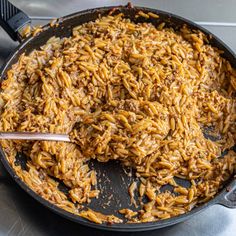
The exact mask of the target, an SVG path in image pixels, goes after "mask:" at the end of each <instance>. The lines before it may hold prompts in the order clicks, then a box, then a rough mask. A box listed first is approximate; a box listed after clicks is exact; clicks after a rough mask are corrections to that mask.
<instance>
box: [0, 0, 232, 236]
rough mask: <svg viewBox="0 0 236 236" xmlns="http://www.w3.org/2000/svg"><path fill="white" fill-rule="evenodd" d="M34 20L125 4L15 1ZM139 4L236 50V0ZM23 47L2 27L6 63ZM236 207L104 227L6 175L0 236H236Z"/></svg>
mask: <svg viewBox="0 0 236 236" xmlns="http://www.w3.org/2000/svg"><path fill="white" fill-rule="evenodd" d="M11 2H12V3H13V4H15V5H16V6H18V7H19V8H21V9H22V10H24V11H25V12H26V13H27V14H28V15H30V16H31V18H32V19H33V21H32V22H33V24H41V25H43V24H46V23H47V22H48V21H49V20H50V19H52V18H55V17H60V16H63V15H66V14H70V13H72V12H76V11H80V10H83V9H87V8H94V7H99V6H108V5H120V4H122V5H125V4H127V1H115V0H85V1H83V0H68V1H65V0H11ZM132 3H133V4H134V5H139V6H146V7H151V8H157V9H160V10H165V11H169V12H172V13H175V14H177V15H181V16H183V17H186V18H188V19H190V20H193V21H195V22H197V23H199V24H201V25H202V26H203V27H205V28H207V29H208V30H210V31H211V32H212V33H214V34H216V35H217V36H218V37H219V38H221V39H222V40H223V41H224V42H225V43H226V44H227V45H229V46H230V47H231V49H232V50H234V51H235V52H236V14H235V12H236V0H205V1H202V0H178V1H177V0H176V1H171V0H145V1H142V0H133V1H132ZM16 46H17V43H15V42H12V41H11V39H10V38H9V37H8V36H7V34H6V33H5V32H3V30H2V29H1V28H0V66H1V65H2V63H3V62H4V61H5V60H6V58H7V56H8V55H9V54H10V52H11V51H13V50H14V48H15V47H16ZM235 232H236V209H235V210H234V209H227V208H225V207H223V206H219V205H216V206H212V207H210V208H208V209H206V210H205V211H204V212H202V213H200V214H198V215H197V216H194V217H192V218H191V219H189V220H188V221H186V222H184V223H180V224H178V225H175V226H172V227H168V228H165V229H160V230H154V231H150V232H141V233H126V234H125V233H123V234H121V233H115V232H108V231H98V230H95V229H91V228H87V227H84V226H81V225H79V224H76V223H73V222H70V221H68V220H66V219H64V218H62V217H60V216H58V215H56V214H54V213H52V212H51V211H49V210H48V209H46V208H45V207H43V206H41V205H40V204H39V203H38V202H36V201H35V200H34V199H32V198H31V197H30V196H29V195H27V194H26V193H25V192H24V191H23V190H22V189H20V188H19V187H18V186H17V185H16V184H15V183H14V182H13V180H11V179H10V178H1V176H0V236H1V235H9V236H11V235H12V236H16V235H19V236H21V235H22V236H23V235H24V236H25V235H27V236H28V235H29V236H30V235H33V236H39V235H40V236H41V235H99V236H100V235H136V236H145V235H149V236H152V235H153V236H154V235H162V236H170V235H171V236H189V235H191V236H202V235H206V236H211V235H214V236H219V235H223V236H234V235H236V233H235Z"/></svg>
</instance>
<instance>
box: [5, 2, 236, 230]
mask: <svg viewBox="0 0 236 236" xmlns="http://www.w3.org/2000/svg"><path fill="white" fill-rule="evenodd" d="M140 10H142V11H143V12H153V13H155V14H158V15H159V18H158V19H156V18H149V19H146V18H142V17H139V18H135V15H136V14H137V12H139V11H140ZM111 11H112V12H113V14H117V13H119V12H122V13H124V15H125V17H127V18H130V19H131V20H132V21H135V22H151V23H152V24H154V25H156V26H157V25H159V24H160V23H162V22H165V23H166V25H167V26H168V27H173V28H174V29H175V30H178V29H179V28H180V27H182V26H183V25H184V24H188V26H189V27H190V28H192V29H194V30H198V29H200V30H201V31H203V32H205V34H206V35H207V36H208V39H209V41H210V44H211V45H213V46H215V47H217V48H219V49H221V50H223V51H224V54H223V57H225V58H226V59H227V60H229V61H230V62H231V64H232V65H236V58H235V56H234V54H233V52H232V51H231V50H230V49H229V48H228V47H227V46H225V45H224V43H223V42H221V41H220V40H219V39H217V38H216V37H215V36H212V35H211V34H210V33H209V32H208V31H206V30H204V29H203V28H201V27H199V26H197V25H196V24H194V23H192V22H190V21H188V20H185V19H183V18H181V17H178V16H175V15H172V14H170V13H166V12H162V11H158V10H153V9H148V8H139V7H134V8H131V7H115V8H114V7H107V8H98V9H93V10H86V11H82V12H79V13H76V14H72V15H69V16H66V17H64V18H61V19H59V20H58V23H59V26H56V25H55V26H54V27H50V26H49V25H47V26H45V27H44V31H43V32H41V33H40V34H39V35H37V36H35V37H30V38H28V39H26V40H25V41H24V42H23V43H22V44H21V45H20V46H19V47H18V48H17V50H16V51H15V53H14V54H12V55H11V56H10V58H9V59H8V62H7V63H6V64H5V66H4V67H3V70H2V74H1V78H4V76H5V74H6V72H7V70H8V68H10V67H11V65H12V64H14V63H15V62H16V61H17V60H18V58H19V56H20V55H21V54H22V53H23V52H25V53H29V52H31V51H32V50H33V49H37V48H39V47H40V46H42V45H43V44H45V43H46V41H47V40H48V39H49V38H50V37H52V36H56V37H68V36H70V35H71V30H72V29H73V27H75V26H78V25H80V24H83V23H85V22H88V21H93V20H95V19H97V18H98V17H99V15H107V14H109V13H110V12H111ZM1 159H2V161H3V164H4V166H5V167H6V168H7V170H8V172H9V173H10V174H11V175H12V177H13V178H14V179H15V180H16V181H17V183H18V184H20V185H21V187H22V188H23V189H24V190H25V191H27V192H28V193H29V194H30V195H32V196H33V197H34V198H35V199H37V200H38V201H39V202H41V203H42V204H43V205H45V206H47V207H49V208H50V209H52V210H54V211H55V212H57V213H58V214H60V215H63V216H64V217H67V218H69V219H71V220H73V221H76V222H79V223H81V224H85V225H88V226H92V227H96V228H101V229H108V230H116V231H142V230H148V229H155V228H161V227H165V226H168V225H172V224H176V223H178V222H181V221H183V220H185V219H187V218H188V217H190V216H191V215H193V214H195V213H197V212H199V211H201V210H202V209H204V208H206V207H208V206H210V205H212V204H214V203H216V202H217V201H216V200H215V199H214V200H212V201H210V202H209V203H207V204H204V205H202V206H200V207H198V208H196V209H194V210H192V211H191V212H189V213H186V214H184V215H181V216H178V217H174V218H171V219H168V220H162V221H158V222H153V223H141V224H125V223H124V224H123V223H122V224H114V225H107V224H102V225H97V224H95V223H91V222H88V221H87V220H85V219H82V218H81V217H79V216H76V215H73V214H71V213H68V212H66V211H64V210H62V209H59V208H58V207H56V206H55V205H53V204H51V203H49V202H47V201H46V200H44V199H42V198H41V197H40V196H38V195H37V194H35V193H34V192H33V191H32V190H31V189H29V188H28V187H27V186H26V185H25V184H24V183H23V182H22V181H21V180H20V179H19V177H17V176H16V175H15V173H14V170H13V169H12V168H11V166H10V165H9V163H8V161H7V160H6V157H5V156H4V154H3V152H2V151H1ZM25 160H26V157H25V156H24V155H23V154H18V156H17V158H16V164H18V165H20V166H21V167H22V168H23V169H25V168H26V166H25ZM90 168H91V169H95V170H96V171H97V174H98V176H97V177H98V188H99V189H100V190H101V193H100V195H99V198H98V199H92V201H91V203H90V204H87V205H85V207H90V208H91V209H93V210H95V211H99V212H102V213H104V214H114V215H117V216H119V217H120V218H122V215H120V214H118V213H117V210H118V209H122V208H130V209H135V210H137V209H136V208H135V206H134V205H132V204H131V202H130V197H129V195H128V191H127V189H128V186H129V185H130V184H131V183H132V182H133V181H138V179H137V178H136V177H135V173H134V171H132V169H127V168H124V167H122V166H121V164H120V163H119V162H115V161H109V162H108V163H99V162H97V161H91V162H90ZM176 182H177V183H179V184H180V185H182V186H184V187H188V186H189V185H190V184H189V182H188V181H185V180H181V179H178V178H176ZM59 188H60V190H61V191H63V192H65V193H66V192H67V191H68V190H67V188H66V186H65V185H64V184H63V183H60V185H59ZM167 189H168V190H170V191H172V187H171V186H169V185H166V186H165V187H163V188H162V189H161V191H165V190H167ZM136 201H139V199H138V196H136Z"/></svg>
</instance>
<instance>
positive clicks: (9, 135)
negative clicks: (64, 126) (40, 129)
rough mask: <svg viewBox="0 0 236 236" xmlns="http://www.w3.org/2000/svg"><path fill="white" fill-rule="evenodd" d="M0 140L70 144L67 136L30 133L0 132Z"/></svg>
mask: <svg viewBox="0 0 236 236" xmlns="http://www.w3.org/2000/svg"><path fill="white" fill-rule="evenodd" d="M0 139H14V140H45V141H46V140H48V141H63V142H70V138H69V135H68V134H51V133H32V132H0Z"/></svg>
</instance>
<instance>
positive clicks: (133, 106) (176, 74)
mask: <svg viewBox="0 0 236 236" xmlns="http://www.w3.org/2000/svg"><path fill="white" fill-rule="evenodd" d="M141 16H142V15H141ZM143 17H147V18H148V17H156V18H158V16H157V15H155V16H152V15H151V14H145V16H143ZM163 27H164V24H161V26H160V27H155V26H153V25H152V24H150V23H133V22H132V21H130V20H129V19H126V18H123V16H122V14H119V15H116V16H106V17H101V18H99V19H97V20H96V21H95V22H89V23H86V24H83V25H80V26H78V27H76V28H74V29H73V32H72V36H71V37H69V38H56V37H52V38H51V39H49V40H48V42H47V43H46V44H45V45H43V46H42V47H41V48H40V49H38V50H34V51H32V52H31V53H30V54H29V55H25V54H23V55H22V56H21V57H20V58H19V60H18V62H17V63H16V64H15V65H13V66H12V69H11V70H9V71H8V73H7V76H6V79H5V80H4V81H2V83H1V88H2V91H1V94H0V112H1V121H0V130H1V131H31V132H51V133H68V134H70V137H71V140H72V142H71V143H63V142H49V141H36V142H25V141H1V145H2V147H3V149H4V151H5V153H6V156H7V158H8V161H9V162H10V164H11V166H12V167H13V168H14V169H15V171H16V173H17V174H18V175H19V176H20V177H21V178H22V180H23V181H24V182H25V183H26V184H27V185H28V186H29V187H30V188H32V189H33V190H34V191H35V192H36V193H38V194H39V195H41V196H42V197H43V198H45V199H47V200H48V201H50V202H52V203H54V204H56V205H57V206H59V207H61V208H63V209H65V210H67V211H70V212H72V213H74V214H79V215H81V216H82V217H85V218H87V219H89V220H92V221H94V222H96V223H102V222H105V221H108V222H115V223H118V222H121V221H122V220H121V219H119V218H118V217H116V216H113V215H108V216H105V215H102V214H101V213H99V212H94V211H93V210H92V209H89V210H87V211H86V210H85V209H83V207H82V205H83V203H88V202H90V201H91V199H92V198H94V197H98V198H99V197H100V195H99V189H97V187H96V186H97V184H96V183H97V177H96V172H95V171H94V170H91V169H90V168H89V166H88V161H89V160H90V159H97V160H99V161H101V162H106V161H110V160H120V162H121V163H122V164H124V165H126V166H131V167H132V168H133V169H134V170H135V171H136V175H137V177H138V178H139V180H140V181H138V182H134V183H133V184H131V186H130V188H129V189H127V191H129V193H130V195H131V198H132V200H134V199H133V196H134V192H135V193H138V194H139V196H140V198H139V199H140V202H137V201H133V202H135V204H138V205H139V206H141V210H140V211H137V212H135V211H133V210H130V209H120V211H119V212H120V213H121V214H124V215H125V217H126V218H127V219H128V220H129V221H128V222H149V221H156V220H159V219H167V218H170V217H173V216H176V215H179V214H183V213H185V212H187V211H189V210H191V209H192V208H193V207H195V206H196V205H199V204H201V203H203V202H206V201H208V200H210V199H211V198H212V197H214V195H215V194H216V193H217V192H218V191H219V189H220V188H221V187H222V186H223V184H224V182H225V181H226V180H228V179H229V177H230V176H231V175H232V174H233V172H234V169H235V163H236V159H235V153H234V152H233V151H228V153H227V154H226V155H225V156H224V158H221V157H220V156H221V153H222V152H223V151H225V150H228V149H230V148H231V147H232V146H234V144H235V134H236V126H235V119H236V113H235V90H236V71H235V69H233V68H232V67H231V65H230V63H229V62H228V61H226V60H225V59H223V58H222V57H221V52H220V51H219V50H218V49H216V48H213V47H211V46H210V45H209V44H208V43H207V39H206V37H205V35H204V34H203V33H201V32H198V31H195V32H193V31H191V30H189V29H188V28H187V27H185V26H183V28H182V29H181V30H180V31H178V32H176V31H174V30H173V29H171V28H165V27H164V28H163ZM206 134H207V135H208V136H211V137H212V140H214V141H212V140H211V139H208V138H207V137H206ZM17 151H21V152H24V153H25V154H26V155H27V157H28V158H27V168H26V169H25V170H24V169H22V168H21V166H19V165H16V163H15V155H16V152H17ZM176 178H182V179H186V180H188V181H189V182H190V186H189V188H185V187H183V186H181V185H179V184H178V183H177V181H176ZM56 179H58V180H60V181H63V182H64V184H65V185H66V186H67V187H68V188H69V189H70V190H69V193H68V196H67V195H65V194H64V193H63V192H61V191H60V190H59V189H58V182H57V181H56ZM167 184H169V185H171V186H172V187H173V192H170V191H164V192H163V191H160V189H161V188H162V187H163V186H165V185H167ZM144 198H146V199H148V200H147V201H146V202H145V203H144V202H143V203H142V199H144ZM114 214H115V213H114Z"/></svg>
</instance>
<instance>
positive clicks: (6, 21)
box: [0, 0, 30, 41]
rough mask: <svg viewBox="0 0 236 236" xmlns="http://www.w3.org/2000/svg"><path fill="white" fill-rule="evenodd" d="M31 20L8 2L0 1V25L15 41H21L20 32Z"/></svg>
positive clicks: (6, 0)
mask: <svg viewBox="0 0 236 236" xmlns="http://www.w3.org/2000/svg"><path fill="white" fill-rule="evenodd" d="M29 22H30V18H29V17H28V16H27V15H26V14H25V13H24V12H23V11H21V10H20V9H18V8H17V7H15V6H14V5H12V4H11V3H10V2H9V1H8V0H0V25H1V26H2V27H3V29H4V30H5V31H6V32H7V33H8V35H9V36H10V37H11V38H12V39H13V40H14V41H21V36H20V34H19V33H18V31H19V30H20V29H21V28H22V27H23V26H24V25H25V24H27V23H29Z"/></svg>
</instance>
